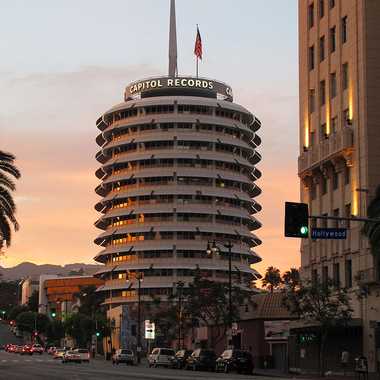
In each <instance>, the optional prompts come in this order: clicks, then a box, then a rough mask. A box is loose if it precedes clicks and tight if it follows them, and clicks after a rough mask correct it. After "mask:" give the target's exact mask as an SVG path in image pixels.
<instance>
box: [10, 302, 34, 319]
mask: <svg viewBox="0 0 380 380" xmlns="http://www.w3.org/2000/svg"><path fill="white" fill-rule="evenodd" d="M28 310H29V309H28V307H27V306H26V305H16V306H14V307H13V308H12V309H11V310H10V311H9V313H8V319H9V320H10V321H14V320H15V319H16V318H17V316H18V315H19V314H21V313H23V312H25V311H28Z"/></svg>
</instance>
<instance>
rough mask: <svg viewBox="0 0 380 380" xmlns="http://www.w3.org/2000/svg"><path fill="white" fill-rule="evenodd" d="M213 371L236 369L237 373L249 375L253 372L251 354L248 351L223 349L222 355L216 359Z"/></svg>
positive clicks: (226, 371)
mask: <svg viewBox="0 0 380 380" xmlns="http://www.w3.org/2000/svg"><path fill="white" fill-rule="evenodd" d="M215 371H217V372H219V371H223V372H225V373H228V372H230V371H236V372H237V373H246V374H249V375H251V374H252V372H253V360H252V355H251V353H250V352H248V351H242V350H225V351H224V352H223V353H222V355H220V356H219V358H218V359H216V364H215Z"/></svg>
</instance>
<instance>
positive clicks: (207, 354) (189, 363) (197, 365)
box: [185, 348, 216, 371]
mask: <svg viewBox="0 0 380 380" xmlns="http://www.w3.org/2000/svg"><path fill="white" fill-rule="evenodd" d="M215 359H216V355H215V352H214V351H212V350H204V349H201V348H198V349H197V350H195V351H194V352H193V353H192V354H191V355H190V356H189V357H188V358H187V360H186V365H185V368H186V369H192V370H193V371H196V370H198V369H204V370H206V371H208V370H210V371H214V369H215Z"/></svg>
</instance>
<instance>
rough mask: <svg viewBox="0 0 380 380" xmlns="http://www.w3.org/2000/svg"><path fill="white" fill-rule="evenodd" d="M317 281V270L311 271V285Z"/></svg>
mask: <svg viewBox="0 0 380 380" xmlns="http://www.w3.org/2000/svg"><path fill="white" fill-rule="evenodd" d="M317 281H318V270H317V269H313V270H312V271H311V283H312V284H313V285H315V284H316V283H317Z"/></svg>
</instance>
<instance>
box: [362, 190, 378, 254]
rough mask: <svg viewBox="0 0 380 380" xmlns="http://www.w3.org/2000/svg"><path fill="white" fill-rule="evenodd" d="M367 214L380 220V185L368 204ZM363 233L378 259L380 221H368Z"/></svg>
mask: <svg viewBox="0 0 380 380" xmlns="http://www.w3.org/2000/svg"><path fill="white" fill-rule="evenodd" d="M367 216H368V217H369V218H375V219H379V220H380V186H378V187H377V189H376V194H375V197H374V198H373V199H372V201H371V202H370V204H369V205H368V208H367ZM363 233H364V235H365V236H367V238H368V240H369V242H370V245H371V252H372V254H373V255H374V256H375V257H376V258H377V260H379V259H380V222H366V223H365V224H364V228H363Z"/></svg>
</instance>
